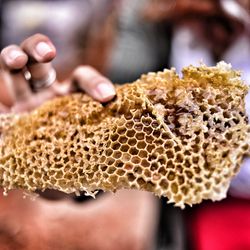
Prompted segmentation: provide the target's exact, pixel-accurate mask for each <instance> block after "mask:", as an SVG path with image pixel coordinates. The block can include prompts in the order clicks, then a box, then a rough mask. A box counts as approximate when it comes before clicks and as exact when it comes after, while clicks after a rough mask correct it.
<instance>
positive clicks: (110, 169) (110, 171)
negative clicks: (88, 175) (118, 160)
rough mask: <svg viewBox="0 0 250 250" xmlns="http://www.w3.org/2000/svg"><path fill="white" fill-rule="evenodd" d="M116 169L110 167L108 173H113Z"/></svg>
mask: <svg viewBox="0 0 250 250" xmlns="http://www.w3.org/2000/svg"><path fill="white" fill-rule="evenodd" d="M115 171H116V168H115V167H108V169H107V173H108V174H113V173H114V172H115Z"/></svg>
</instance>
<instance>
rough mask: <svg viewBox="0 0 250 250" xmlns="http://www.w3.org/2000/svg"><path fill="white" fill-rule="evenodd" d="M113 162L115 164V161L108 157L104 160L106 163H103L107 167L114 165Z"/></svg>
mask: <svg viewBox="0 0 250 250" xmlns="http://www.w3.org/2000/svg"><path fill="white" fill-rule="evenodd" d="M114 162H115V159H114V158H112V157H108V158H107V159H106V161H105V163H106V164H107V165H112V164H114Z"/></svg>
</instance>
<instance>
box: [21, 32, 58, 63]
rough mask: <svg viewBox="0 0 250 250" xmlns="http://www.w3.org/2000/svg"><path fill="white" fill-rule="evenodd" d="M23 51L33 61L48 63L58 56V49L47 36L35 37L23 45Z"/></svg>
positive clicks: (28, 39)
mask: <svg viewBox="0 0 250 250" xmlns="http://www.w3.org/2000/svg"><path fill="white" fill-rule="evenodd" d="M20 47H21V48H22V50H23V51H24V52H25V53H26V54H27V55H28V56H29V57H30V59H31V61H35V62H39V63H46V62H50V61H51V60H53V59H54V57H55V56H56V49H55V46H54V45H53V43H52V42H51V41H50V39H49V38H48V37H47V36H44V35H42V34H36V35H33V36H31V37H29V38H27V39H26V40H24V41H23V42H22V43H21V46H20Z"/></svg>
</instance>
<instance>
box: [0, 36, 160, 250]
mask: <svg viewBox="0 0 250 250" xmlns="http://www.w3.org/2000/svg"><path fill="white" fill-rule="evenodd" d="M55 55H56V49H55V47H54V45H53V43H52V42H51V41H50V39H49V38H48V37H46V36H44V35H42V34H36V35H34V36H32V37H29V38H27V39H26V40H25V41H23V42H22V43H21V44H20V45H10V46H8V47H6V48H4V49H3V50H2V52H1V56H0V64H1V71H0V113H8V112H23V111H27V110H32V109H33V108H35V107H37V106H39V105H40V104H42V103H43V102H44V101H46V100H48V99H51V98H53V97H56V96H61V95H66V94H69V93H71V92H72V91H74V90H75V89H80V90H81V91H84V92H86V93H87V94H89V95H90V96H92V97H93V98H94V99H96V100H98V101H100V102H108V101H109V100H111V99H112V98H114V96H115V89H114V87H113V85H112V83H111V82H110V81H109V80H108V79H107V78H105V77H104V76H103V75H101V74H100V73H98V72H97V71H96V70H95V69H93V68H92V67H89V66H79V67H77V68H76V69H75V70H74V71H73V73H72V75H70V76H69V77H68V79H67V80H65V81H64V82H60V83H59V82H58V81H57V80H56V81H55V82H54V83H53V85H52V86H51V87H49V88H47V89H44V90H43V91H40V92H38V93H34V92H32V90H31V89H30V85H29V82H27V80H26V79H25V77H24V74H23V70H24V68H26V67H27V69H28V70H29V71H30V73H31V76H32V79H33V80H34V79H36V80H41V79H43V78H45V77H46V75H47V74H48V73H49V71H50V70H51V69H52V64H51V61H52V60H53V59H54V57H55ZM0 193H1V192H0ZM57 197H59V198H60V199H59V200H57V201H51V200H46V199H44V198H42V197H38V198H36V199H35V201H33V200H31V199H30V198H29V197H28V198H26V199H23V191H19V190H15V191H13V192H10V193H9V195H8V196H7V197H4V196H3V195H0V249H3V250H5V249H6V250H7V249H8V250H9V249H10V250H12V249H19V250H22V249H25V250H29V249H30V250H31V249H37V250H39V249H43V250H44V249H46V250H50V249H51V250H52V249H53V250H54V249H67V250H69V249H83V250H84V249H88V250H89V249H95V250H98V249H102V250H105V249H107V250H112V249H117V246H119V249H152V244H153V240H154V233H155V228H156V224H157V223H156V222H157V209H158V208H157V203H156V199H155V198H154V197H153V196H152V195H151V194H149V193H144V192H136V191H121V192H119V193H118V194H115V195H111V194H104V195H102V197H100V198H98V199H97V200H92V201H88V202H86V203H85V202H84V203H77V202H75V201H74V200H73V199H72V196H69V195H57Z"/></svg>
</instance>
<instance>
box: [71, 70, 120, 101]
mask: <svg viewBox="0 0 250 250" xmlns="http://www.w3.org/2000/svg"><path fill="white" fill-rule="evenodd" d="M73 81H76V82H77V84H78V86H79V87H80V88H81V89H82V90H84V91H86V93H88V94H89V95H90V96H92V97H93V98H94V99H96V100H98V101H100V102H107V101H110V100H112V99H113V98H114V97H115V95H116V92H115V88H114V86H113V84H112V83H111V82H110V81H109V80H108V79H107V78H106V77H104V76H102V75H101V74H100V73H98V72H97V71H96V70H95V69H93V68H92V67H90V66H79V67H78V68H76V70H75V71H74V72H73Z"/></svg>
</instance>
